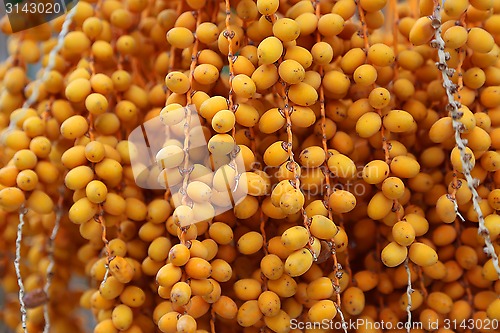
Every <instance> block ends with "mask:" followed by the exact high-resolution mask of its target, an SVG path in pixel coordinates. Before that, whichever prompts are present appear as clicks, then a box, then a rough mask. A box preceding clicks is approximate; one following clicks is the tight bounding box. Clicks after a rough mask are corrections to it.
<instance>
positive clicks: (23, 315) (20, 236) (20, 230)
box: [14, 205, 28, 333]
mask: <svg viewBox="0 0 500 333" xmlns="http://www.w3.org/2000/svg"><path fill="white" fill-rule="evenodd" d="M25 213H26V209H25V208H24V205H23V206H21V208H20V209H19V224H18V225H17V238H16V258H15V259H14V268H15V270H16V276H17V284H18V285H19V304H20V307H21V308H20V311H21V325H22V328H23V332H25V333H27V332H28V329H27V327H26V321H27V320H28V316H27V313H26V304H25V303H24V283H23V278H22V276H21V244H22V241H23V227H24V214H25Z"/></svg>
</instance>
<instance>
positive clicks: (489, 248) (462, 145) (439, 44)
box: [431, 4, 500, 277]
mask: <svg viewBox="0 0 500 333" xmlns="http://www.w3.org/2000/svg"><path fill="white" fill-rule="evenodd" d="M440 10H441V6H440V5H439V4H438V5H437V6H435V8H434V14H433V17H432V18H431V19H432V20H433V21H434V23H433V25H434V28H435V29H436V32H435V39H434V41H433V44H434V45H433V46H434V47H435V48H437V50H438V57H439V62H438V63H437V67H438V69H439V70H440V71H441V75H442V77H443V87H444V88H445V90H446V95H447V96H448V107H449V109H450V113H451V119H452V124H453V129H454V130H455V141H456V144H457V148H458V151H459V152H460V159H461V161H462V168H463V174H464V177H465V180H466V181H467V186H468V187H469V189H470V191H471V192H472V206H473V208H474V211H475V212H476V214H477V218H478V222H479V227H478V234H479V235H481V237H483V238H484V243H485V248H484V252H485V253H486V254H487V255H490V256H491V258H492V260H493V266H494V267H495V271H496V272H497V274H498V276H499V277H500V266H499V264H498V256H497V254H496V252H495V248H494V246H493V244H492V242H491V238H490V233H489V230H488V229H487V228H486V226H485V225H484V215H483V212H482V211H481V206H480V205H479V199H480V197H479V194H478V193H477V190H476V186H477V185H478V183H479V182H478V181H477V179H474V177H472V174H471V170H472V168H473V165H472V164H471V163H470V162H469V157H468V154H466V153H465V149H466V147H467V141H466V140H465V139H462V137H461V136H460V132H461V129H462V128H463V124H462V122H460V121H459V119H460V115H459V111H458V110H459V108H460V103H459V102H457V101H455V97H454V96H453V92H454V91H455V84H454V83H453V82H452V81H451V79H450V77H449V76H448V72H449V67H448V65H447V63H446V52H445V50H444V48H445V42H444V40H443V38H442V36H441V13H440Z"/></svg>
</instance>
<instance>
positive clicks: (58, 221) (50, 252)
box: [43, 188, 64, 333]
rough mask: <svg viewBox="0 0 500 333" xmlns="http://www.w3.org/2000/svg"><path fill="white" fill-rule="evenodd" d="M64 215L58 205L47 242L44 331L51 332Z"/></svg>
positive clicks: (62, 191) (62, 189) (62, 190)
mask: <svg viewBox="0 0 500 333" xmlns="http://www.w3.org/2000/svg"><path fill="white" fill-rule="evenodd" d="M60 192H61V193H60V195H61V196H62V195H64V188H61V190H60ZM62 216H63V207H61V206H59V205H58V207H57V211H56V220H55V223H54V228H53V229H52V233H51V234H50V237H49V240H48V244H47V248H48V250H47V255H48V259H49V264H48V266H47V272H46V282H45V285H44V286H43V291H44V292H45V295H47V299H48V300H47V303H45V304H44V306H43V317H44V319H45V326H44V328H43V333H49V331H50V314H49V307H50V287H51V285H52V279H53V277H54V266H55V259H54V242H55V239H56V237H57V233H58V232H59V227H60V225H61V219H62Z"/></svg>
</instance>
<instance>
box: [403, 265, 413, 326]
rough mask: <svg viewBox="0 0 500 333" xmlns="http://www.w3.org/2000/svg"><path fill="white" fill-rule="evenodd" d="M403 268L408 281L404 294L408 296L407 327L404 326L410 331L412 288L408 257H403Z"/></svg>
mask: <svg viewBox="0 0 500 333" xmlns="http://www.w3.org/2000/svg"><path fill="white" fill-rule="evenodd" d="M405 269H406V275H407V276H408V283H407V284H406V296H407V298H408V305H407V306H406V313H407V314H408V320H407V325H408V326H407V327H406V332H408V333H410V331H411V307H412V304H411V294H413V288H412V286H411V271H410V265H409V261H408V257H406V259H405Z"/></svg>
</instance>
